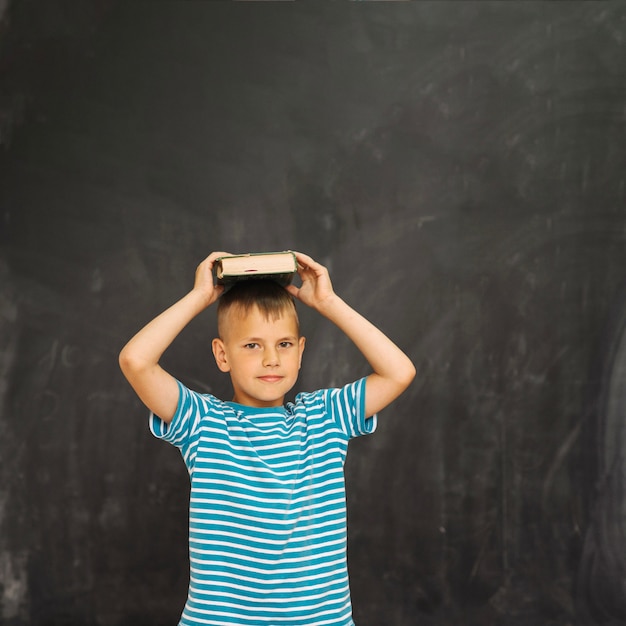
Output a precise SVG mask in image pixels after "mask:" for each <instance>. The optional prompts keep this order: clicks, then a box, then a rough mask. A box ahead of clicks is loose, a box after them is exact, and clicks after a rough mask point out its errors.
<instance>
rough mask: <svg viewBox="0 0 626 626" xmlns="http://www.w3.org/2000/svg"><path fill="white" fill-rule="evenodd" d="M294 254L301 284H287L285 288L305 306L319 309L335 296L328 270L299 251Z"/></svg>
mask: <svg viewBox="0 0 626 626" xmlns="http://www.w3.org/2000/svg"><path fill="white" fill-rule="evenodd" d="M294 254H295V255H296V260H297V261H298V275H299V276H300V279H301V280H302V285H301V286H300V287H296V286H295V285H288V286H287V287H285V289H287V291H288V292H289V293H290V294H291V295H292V296H294V297H295V298H297V299H298V300H300V301H301V302H303V303H304V304H306V305H307V306H310V307H312V308H314V309H317V310H319V309H320V308H323V306H324V304H325V303H327V302H329V301H330V300H331V299H332V298H333V297H334V296H335V292H334V291H333V286H332V283H331V282H330V276H329V275H328V270H327V269H326V268H325V267H324V266H323V265H321V264H320V263H317V262H316V261H314V260H313V259H312V258H311V257H310V256H307V255H306V254H302V253H301V252H294Z"/></svg>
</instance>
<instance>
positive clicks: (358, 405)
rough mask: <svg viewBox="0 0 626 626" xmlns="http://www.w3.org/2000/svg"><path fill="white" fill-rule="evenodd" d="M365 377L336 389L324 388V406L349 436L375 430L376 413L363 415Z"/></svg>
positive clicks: (366, 433) (365, 433)
mask: <svg viewBox="0 0 626 626" xmlns="http://www.w3.org/2000/svg"><path fill="white" fill-rule="evenodd" d="M366 382H367V381H366V379H365V378H361V379H360V380H357V381H356V382H354V383H350V384H348V385H346V386H345V387H340V388H337V389H326V390H325V391H324V394H325V403H326V408H327V411H328V412H329V414H330V415H331V417H332V418H333V420H334V421H335V423H336V424H337V425H338V426H339V428H340V429H341V431H342V432H343V433H344V434H345V435H347V436H348V437H349V438H353V437H359V436H360V435H368V434H370V433H373V432H374V431H375V430H376V426H377V422H378V418H377V416H376V415H372V416H371V417H366V416H365V386H366Z"/></svg>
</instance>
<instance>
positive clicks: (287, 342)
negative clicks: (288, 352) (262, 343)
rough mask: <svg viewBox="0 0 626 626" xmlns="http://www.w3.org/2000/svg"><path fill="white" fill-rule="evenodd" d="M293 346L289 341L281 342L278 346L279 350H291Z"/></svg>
mask: <svg viewBox="0 0 626 626" xmlns="http://www.w3.org/2000/svg"><path fill="white" fill-rule="evenodd" d="M292 345H293V344H292V343H291V341H281V342H280V343H279V344H278V346H279V347H280V348H291V346H292Z"/></svg>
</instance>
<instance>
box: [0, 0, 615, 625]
mask: <svg viewBox="0 0 626 626" xmlns="http://www.w3.org/2000/svg"><path fill="white" fill-rule="evenodd" d="M0 12H1V15H0V17H1V25H2V28H1V29H0V143H1V144H2V150H1V152H0V617H1V619H0V621H1V623H2V624H6V625H8V626H23V625H27V624H28V625H33V626H38V625H76V626H78V625H81V626H85V625H91V624H94V625H101V626H118V625H134V626H137V625H142V624H150V625H151V626H160V625H163V626H165V625H172V624H175V623H176V620H177V618H178V616H179V613H180V610H181V608H182V604H183V602H184V598H185V593H186V585H187V544H186V532H187V531H186V516H187V511H186V507H187V495H188V478H187V475H186V471H185V468H184V465H183V463H182V460H181V459H180V457H179V455H178V452H177V451H176V450H175V449H174V448H170V447H169V446H167V445H166V444H164V443H161V442H158V441H156V440H154V439H153V438H152V437H151V436H150V434H149V433H148V430H147V419H146V418H147V415H146V411H145V409H144V408H143V407H142V406H141V405H140V403H139V401H138V400H137V399H136V398H135V397H134V395H133V393H132V391H131V390H130V388H129V387H128V385H127V384H126V383H125V381H124V380H123V378H122V376H121V374H120V372H119V370H118V366H117V354H118V352H119V350H120V348H121V347H122V345H123V344H124V343H125V341H126V340H127V339H128V338H129V337H130V336H131V335H132V334H133V333H134V332H135V331H136V330H138V329H139V328H140V326H142V325H143V324H144V323H145V322H147V321H148V320H149V319H150V318H151V317H153V316H154V315H156V314H157V313H158V312H160V311H161V310H162V309H164V308H165V307H166V306H168V305H169V304H170V303H172V302H173V301H174V300H176V299H177V298H179V297H181V296H182V295H183V294H184V293H186V291H187V290H188V289H190V287H191V285H192V283H193V272H194V270H195V267H196V265H197V263H198V262H199V261H200V260H201V259H203V258H204V257H205V256H206V255H207V254H208V253H209V252H211V251H212V250H214V249H226V250H229V251H231V252H246V251H261V250H280V249H285V248H293V249H300V250H303V251H305V252H308V253H310V254H311V255H312V256H314V257H316V258H317V259H318V260H320V261H321V262H323V263H325V264H327V265H328V267H329V268H330V271H331V276H332V278H333V281H334V285H335V288H336V290H337V291H338V292H339V293H340V294H341V295H342V296H343V297H344V298H345V299H346V300H347V301H348V302H349V303H351V304H352V305H354V306H355V307H356V308H357V309H358V310H360V311H361V312H362V313H363V314H365V315H366V316H367V317H369V318H370V319H372V320H373V321H374V322H375V323H376V324H378V325H379V326H380V327H381V328H382V329H383V330H384V331H386V332H387V333H388V334H389V335H390V336H391V337H392V338H393V339H394V340H395V341H396V342H398V343H399V344H400V345H401V346H402V347H403V348H404V349H405V350H406V351H407V352H408V353H409V354H410V356H411V357H412V359H413V360H414V362H415V365H416V367H417V372H418V374H417V378H416V380H415V383H414V384H413V385H412V387H411V388H410V389H409V391H408V392H407V393H406V394H405V395H404V396H403V397H402V398H401V399H400V400H398V401H397V402H396V403H394V404H393V405H392V406H391V407H389V408H388V409H386V410H385V411H383V413H382V414H381V416H380V426H379V429H378V432H377V433H376V434H375V435H374V436H372V437H369V438H364V439H363V440H359V441H356V442H354V443H353V444H352V446H351V450H350V454H349V457H348V463H347V483H348V492H349V502H348V505H349V534H350V543H349V562H350V572H351V581H352V589H353V603H354V614H355V620H356V623H357V624H358V626H380V625H382V624H384V625H391V626H411V625H453V624H454V625H456V624H463V625H471V624H476V625H484V624H502V625H533V626H537V625H541V624H553V625H556V624H558V625H563V626H565V625H567V624H574V623H578V624H596V623H597V624H608V623H611V624H614V625H615V624H624V623H626V600H625V597H626V592H625V588H626V537H625V535H624V533H625V528H626V484H625V478H626V434H625V433H624V428H623V426H622V423H623V421H624V419H623V418H624V409H625V408H626V397H625V396H624V393H625V392H624V382H623V381H624V376H625V375H626V339H624V337H623V327H624V324H625V322H626V309H625V305H626V300H625V295H626V292H625V290H624V284H625V283H624V276H625V267H626V264H625V262H626V220H625V217H626V211H625V174H624V172H625V169H626V80H625V71H626V54H625V51H626V50H625V47H626V8H625V6H624V4H623V3H618V2H615V3H605V2H544V3H541V2H533V3H527V2H485V3H482V2H480V3H479V2H458V3H455V2H442V3H439V2H432V3H431V2H415V3H382V2H381V3H369V2H368V3H365V2H363V3H340V2H334V3H324V2H318V3H315V2H308V3H306V2H302V3H271V4H269V3H221V2H184V1H181V2H158V1H153V2H119V3H118V2H115V1H113V0H108V1H107V0H100V1H99V2H95V1H91V0H90V1H88V0H80V1H79V0H73V1H68V0H65V1H62V0H46V1H43V0H41V1H34V0H30V1H29V0H22V1H20V0H14V1H13V2H7V1H5V2H3V3H1V4H0ZM301 316H302V323H303V327H304V331H305V334H306V336H307V338H308V343H307V350H306V354H305V365H304V368H303V371H302V374H301V378H300V380H299V383H298V386H297V389H296V390H294V391H297V390H300V389H312V388H316V387H319V386H326V385H335V384H341V383H343V382H346V381H349V380H352V379H354V378H356V377H357V376H360V375H362V374H364V373H365V372H366V371H367V367H366V364H365V363H364V362H363V359H362V358H361V357H360V355H358V353H357V352H356V351H355V349H354V348H353V347H351V346H350V345H349V342H348V341H347V340H346V339H345V338H344V337H343V336H341V334H340V333H338V332H337V331H336V330H335V329H334V328H333V327H332V326H331V325H330V324H328V323H327V322H326V321H324V320H321V319H319V318H318V317H317V316H315V315H312V314H311V313H310V312H309V311H306V310H302V309H301ZM214 332H215V328H214V317H213V312H212V311H208V312H206V313H205V314H203V315H202V316H200V317H199V318H198V319H197V320H194V322H193V323H192V324H191V325H190V327H189V328H188V329H186V330H185V331H184V332H183V334H182V335H181V336H180V338H179V339H178V340H177V342H176V343H175V344H174V346H173V347H172V348H171V349H170V350H169V351H168V352H167V354H166V357H165V364H166V366H167V367H168V368H169V369H170V370H171V371H172V372H173V373H174V374H175V375H176V376H178V377H179V378H180V379H181V380H183V381H184V382H185V383H187V384H188V385H190V386H192V387H194V388H196V389H198V390H203V391H211V392H213V393H216V394H217V395H228V393H229V384H228V379H227V378H224V376H223V375H222V374H220V373H219V372H218V370H217V368H216V367H215V365H214V363H213V359H212V356H211V355H210V351H209V348H210V340H211V338H212V337H213V334H214Z"/></svg>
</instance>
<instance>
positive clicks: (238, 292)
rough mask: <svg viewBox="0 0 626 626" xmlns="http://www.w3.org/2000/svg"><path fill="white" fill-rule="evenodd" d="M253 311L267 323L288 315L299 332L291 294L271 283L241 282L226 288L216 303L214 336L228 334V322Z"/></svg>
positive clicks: (265, 281)
mask: <svg viewBox="0 0 626 626" xmlns="http://www.w3.org/2000/svg"><path fill="white" fill-rule="evenodd" d="M253 308H257V309H258V310H259V311H260V312H261V313H262V315H263V316H264V317H266V318H267V319H268V320H269V319H273V320H276V319H278V318H279V317H282V316H283V315H291V316H293V319H294V321H295V323H296V326H297V328H298V333H299V330H300V322H299V320H298V313H297V312H296V305H295V303H294V301H293V298H292V297H291V295H290V294H289V293H288V292H287V291H285V289H283V288H282V287H281V286H280V285H279V284H278V283H277V282H276V281H274V280H241V281H239V282H236V283H235V284H234V285H233V286H232V287H231V288H230V289H228V290H227V291H226V292H224V294H223V295H222V296H221V298H220V299H219V300H218V303H217V333H218V335H219V336H220V338H222V339H223V338H224V335H225V334H226V333H227V332H228V328H229V325H230V323H231V322H232V321H233V320H234V321H235V322H236V320H237V318H240V317H245V316H246V315H248V314H249V313H250V311H251V309H253Z"/></svg>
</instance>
